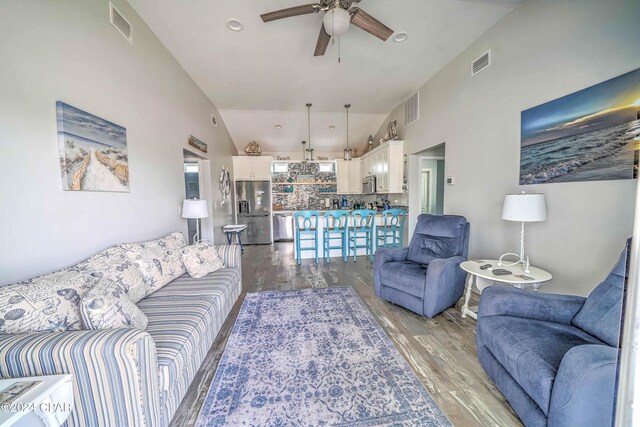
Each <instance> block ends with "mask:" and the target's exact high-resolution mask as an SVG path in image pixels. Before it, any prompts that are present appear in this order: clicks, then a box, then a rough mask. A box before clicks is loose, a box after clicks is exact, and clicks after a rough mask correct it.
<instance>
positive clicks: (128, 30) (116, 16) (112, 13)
mask: <svg viewBox="0 0 640 427" xmlns="http://www.w3.org/2000/svg"><path fill="white" fill-rule="evenodd" d="M109 19H110V21H111V24H112V25H113V26H114V27H116V29H117V30H118V31H120V33H121V34H122V35H123V36H124V38H126V39H127V40H129V43H133V27H132V26H131V24H130V23H129V21H127V18H125V17H124V15H122V14H121V13H120V11H119V10H118V9H116V7H115V6H114V5H113V3H111V2H109Z"/></svg>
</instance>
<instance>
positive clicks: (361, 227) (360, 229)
mask: <svg viewBox="0 0 640 427" xmlns="http://www.w3.org/2000/svg"><path fill="white" fill-rule="evenodd" d="M376 213H377V211H374V210H370V209H362V210H356V211H353V212H351V220H352V223H351V225H350V226H349V251H351V250H353V262H356V254H357V251H358V249H360V248H366V249H367V252H366V254H367V256H368V257H369V259H373V226H374V224H373V220H374V218H375V217H376ZM361 238H364V239H365V242H366V243H365V244H364V245H362V244H360V245H359V244H358V239H361Z"/></svg>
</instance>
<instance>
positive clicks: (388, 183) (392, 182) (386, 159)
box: [359, 141, 404, 193]
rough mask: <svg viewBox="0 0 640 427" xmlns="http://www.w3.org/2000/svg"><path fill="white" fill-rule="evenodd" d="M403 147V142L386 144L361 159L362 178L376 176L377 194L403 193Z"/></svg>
mask: <svg viewBox="0 0 640 427" xmlns="http://www.w3.org/2000/svg"><path fill="white" fill-rule="evenodd" d="M403 146H404V143H403V141H389V142H385V143H384V144H382V145H380V146H378V147H376V148H374V149H373V150H371V151H369V152H368V153H365V154H363V155H362V156H361V157H360V158H359V159H360V162H361V168H360V170H361V174H362V175H363V176H362V178H364V177H365V176H369V175H375V177H376V192H377V193H402V192H403V189H402V184H403V178H404V177H403V173H404V148H403Z"/></svg>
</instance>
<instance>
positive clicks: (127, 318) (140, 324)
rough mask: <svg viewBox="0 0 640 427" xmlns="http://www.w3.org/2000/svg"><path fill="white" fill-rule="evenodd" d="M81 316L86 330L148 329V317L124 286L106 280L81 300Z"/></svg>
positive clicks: (102, 280) (101, 280) (100, 282)
mask: <svg viewBox="0 0 640 427" xmlns="http://www.w3.org/2000/svg"><path fill="white" fill-rule="evenodd" d="M80 315H81V317H82V324H83V325H84V328H85V329H118V328H135V329H143V330H144V329H145V328H146V327H147V316H146V315H145V314H144V313H143V312H142V311H141V310H140V309H139V308H138V306H136V304H135V303H134V302H133V301H132V300H131V298H129V295H128V294H127V291H126V289H125V288H124V286H122V284H120V283H118V282H114V281H111V280H109V279H106V278H102V279H100V281H99V282H98V283H97V284H96V285H95V286H94V287H93V288H91V289H89V290H88V291H87V293H85V294H84V296H83V297H82V298H81V299H80Z"/></svg>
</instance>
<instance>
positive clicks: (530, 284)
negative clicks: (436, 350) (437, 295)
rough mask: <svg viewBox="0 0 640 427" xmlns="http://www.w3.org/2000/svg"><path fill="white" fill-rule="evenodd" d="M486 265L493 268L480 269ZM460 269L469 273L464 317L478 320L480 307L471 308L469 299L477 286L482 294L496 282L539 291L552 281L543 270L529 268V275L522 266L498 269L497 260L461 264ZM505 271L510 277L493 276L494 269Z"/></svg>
mask: <svg viewBox="0 0 640 427" xmlns="http://www.w3.org/2000/svg"><path fill="white" fill-rule="evenodd" d="M485 264H491V267H489V268H487V269H484V270H481V269H480V267H481V266H483V265H485ZM460 268H462V269H463V270H464V271H466V272H467V285H466V291H465V297H464V305H463V306H462V317H467V316H469V317H473V318H474V319H477V318H478V315H477V314H476V313H477V312H478V307H477V306H474V307H469V299H470V298H471V290H472V288H473V285H476V287H477V288H478V290H479V291H480V293H482V291H483V290H484V288H486V287H488V286H492V285H493V284H494V283H495V282H498V283H505V284H509V285H511V286H513V287H514V288H519V289H532V290H533V291H534V292H536V291H538V289H539V288H540V286H542V284H543V283H544V282H548V281H549V280H551V279H552V277H553V276H551V273H549V272H548V271H545V270H543V269H541V268H537V267H531V266H529V273H525V272H524V267H523V265H522V264H516V265H513V266H511V267H498V260H497V259H481V260H471V261H465V262H463V263H462V264H460ZM499 268H500V269H503V270H508V271H510V272H511V274H509V275H504V276H497V275H495V274H493V270H494V269H499Z"/></svg>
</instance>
